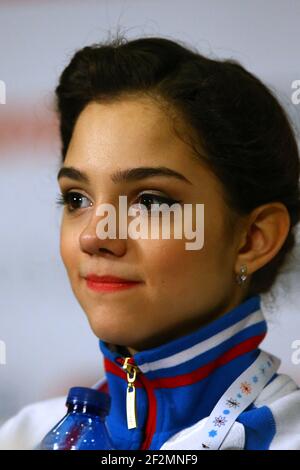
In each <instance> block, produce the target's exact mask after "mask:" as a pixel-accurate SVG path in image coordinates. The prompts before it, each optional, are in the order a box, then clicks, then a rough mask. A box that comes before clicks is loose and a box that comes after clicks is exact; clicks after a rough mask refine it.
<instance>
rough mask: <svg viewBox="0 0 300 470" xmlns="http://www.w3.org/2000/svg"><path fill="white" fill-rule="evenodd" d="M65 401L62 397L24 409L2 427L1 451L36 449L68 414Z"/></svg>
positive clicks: (0, 434)
mask: <svg viewBox="0 0 300 470" xmlns="http://www.w3.org/2000/svg"><path fill="white" fill-rule="evenodd" d="M65 401H66V397H64V396H61V397H57V398H52V399H51V400H45V401H40V402H37V403H33V404H31V405H28V406H25V407H24V408H22V409H21V410H20V411H19V412H18V413H17V414H16V415H15V416H13V417H12V418H10V419H9V420H8V421H6V422H5V423H4V424H3V425H2V426H1V427H0V449H2V450H4V449H5V450H14V449H16V450H20V449H22V450H23V449H24V450H29V449H34V448H35V447H36V446H37V445H38V444H39V442H40V441H41V439H42V438H43V437H44V436H45V435H46V434H47V432H48V431H49V430H50V429H51V428H52V427H53V426H54V425H55V424H56V423H57V422H58V421H59V420H60V419H61V418H62V417H63V416H64V415H65V414H66V407H65Z"/></svg>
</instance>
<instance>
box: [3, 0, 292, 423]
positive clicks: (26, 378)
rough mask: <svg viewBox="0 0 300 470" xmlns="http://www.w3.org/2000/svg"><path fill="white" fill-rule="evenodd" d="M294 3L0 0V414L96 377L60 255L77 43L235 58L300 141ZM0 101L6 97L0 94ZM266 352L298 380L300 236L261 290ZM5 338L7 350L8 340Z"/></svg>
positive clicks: (97, 364)
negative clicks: (65, 123) (62, 129)
mask: <svg viewBox="0 0 300 470" xmlns="http://www.w3.org/2000/svg"><path fill="white" fill-rule="evenodd" d="M299 20H300V2H299V0H264V1H263V2H262V1H261V0H252V1H251V2H248V1H242V0H209V1H208V0H206V1H202V0H185V1H180V0H127V1H125V0H107V1H106V0H97V1H96V0H81V1H79V0H73V1H66V0H64V1H58V0H51V1H50V0H48V1H47V0H44V1H43V2H41V1H38V0H26V1H24V0H19V1H18V0H7V1H4V0H1V1H0V80H2V81H3V82H4V83H5V85H6V103H5V104H0V170H1V171H0V174H1V200H2V205H1V243H0V256H1V269H0V341H2V342H4V343H5V346H6V364H1V362H4V361H3V358H2V361H1V360H0V422H1V420H2V421H3V420H5V419H6V418H7V417H9V416H11V415H12V414H14V413H16V412H17V411H18V410H19V409H20V408H21V407H23V406H24V405H26V404H28V403H31V402H34V401H38V400H43V399H47V398H50V397H53V396H56V395H60V394H63V395H65V394H66V393H67V391H68V389H69V387H70V386H73V385H87V386H90V385H91V384H93V383H95V382H96V381H97V380H98V379H100V378H101V377H102V376H103V365H102V356H101V353H100V351H99V348H98V341H97V338H96V337H95V336H94V335H93V334H92V332H91V331H90V329H89V326H88V322H87V320H86V317H85V315H84V312H83V311H82V309H81V307H80V306H79V305H78V304H77V301H76V300H75V299H74V297H73V294H72V292H71V287H70V285H69V282H68V279H67V275H66V272H65V269H64V266H63V264H62V261H61V259H60V254H59V226H60V217H61V208H58V207H56V205H55V199H56V196H57V193H58V186H57V183H56V173H57V170H58V168H59V166H60V143H59V140H58V130H57V121H56V117H55V114H54V111H53V91H54V88H55V86H56V84H57V80H58V77H59V75H60V73H61V71H62V70H63V68H64V67H65V66H66V65H67V63H68V61H69V60H70V58H71V56H72V55H73V53H74V52H75V50H77V49H79V48H81V47H83V46H85V45H88V44H91V43H94V42H98V41H101V40H104V39H107V38H108V36H109V35H112V36H113V35H114V34H115V33H116V31H117V30H121V31H122V32H125V34H126V36H127V37H128V38H135V37H139V36H163V37H167V38H170V39H175V40H176V39H178V40H181V41H185V43H186V45H187V46H189V45H190V46H193V47H196V48H197V49H198V50H199V51H200V52H202V53H203V54H205V55H208V56H211V57H213V58H222V57H226V58H234V59H236V60H238V61H240V62H241V64H242V65H244V66H245V67H246V68H247V69H249V70H250V71H251V72H252V73H254V74H255V75H257V76H258V77H259V78H261V79H262V80H263V81H264V82H265V83H266V84H267V85H268V86H269V87H270V88H272V90H273V91H275V92H276V94H277V96H278V98H279V99H280V101H281V102H282V103H283V104H284V106H285V108H286V109H287V111H288V113H289V115H290V117H291V120H292V122H293V125H294V127H295V132H296V133H297V136H298V138H299V129H300V118H299V115H300V104H298V105H296V104H293V103H292V101H291V95H292V92H293V90H292V82H293V81H294V80H300V47H299V26H300V24H299ZM0 102H1V100H0ZM263 310H264V312H265V315H266V317H267V320H268V323H269V335H268V337H267V339H265V340H264V342H263V344H262V346H263V348H264V349H266V350H269V351H270V352H272V353H274V354H276V355H277V356H279V357H281V358H282V365H281V368H280V371H283V372H286V373H289V374H290V375H291V376H292V377H293V378H294V379H295V380H296V381H297V382H298V383H299V384H300V364H298V365H297V364H293V362H292V353H293V351H294V350H293V349H292V343H293V341H295V340H300V233H299V227H298V235H297V247H296V248H295V250H294V252H293V253H292V255H291V256H290V258H289V260H288V262H287V263H286V265H285V266H284V268H283V270H282V272H281V274H280V276H279V277H278V280H277V282H276V284H275V285H274V288H273V289H272V290H271V291H270V292H269V293H268V294H267V295H264V296H263ZM4 343H1V344H2V350H3V349H4V348H3V344H4Z"/></svg>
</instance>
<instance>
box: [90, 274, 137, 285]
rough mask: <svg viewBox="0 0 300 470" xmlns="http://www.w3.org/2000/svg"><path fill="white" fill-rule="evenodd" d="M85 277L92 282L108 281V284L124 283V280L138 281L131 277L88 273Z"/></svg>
mask: <svg viewBox="0 0 300 470" xmlns="http://www.w3.org/2000/svg"><path fill="white" fill-rule="evenodd" d="M86 279H87V280H88V281H92V282H101V283H110V284H112V283H114V284H115V283H122V284H124V282H139V281H135V280H131V279H124V278H122V277H116V276H97V274H88V275H87V276H86Z"/></svg>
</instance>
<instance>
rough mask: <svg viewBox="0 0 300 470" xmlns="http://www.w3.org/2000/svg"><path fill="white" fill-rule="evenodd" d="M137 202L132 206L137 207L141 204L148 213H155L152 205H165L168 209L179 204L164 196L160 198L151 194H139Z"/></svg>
mask: <svg viewBox="0 0 300 470" xmlns="http://www.w3.org/2000/svg"><path fill="white" fill-rule="evenodd" d="M137 200H138V201H139V202H138V203H137V204H134V206H139V204H142V205H144V206H146V208H147V210H148V211H151V212H155V210H156V209H155V208H154V207H152V204H158V205H161V204H167V205H168V206H169V207H170V206H172V205H173V204H175V203H178V202H181V201H178V200H176V199H172V198H169V197H166V196H160V195H158V194H152V193H143V194H140V195H139V197H138V199H137Z"/></svg>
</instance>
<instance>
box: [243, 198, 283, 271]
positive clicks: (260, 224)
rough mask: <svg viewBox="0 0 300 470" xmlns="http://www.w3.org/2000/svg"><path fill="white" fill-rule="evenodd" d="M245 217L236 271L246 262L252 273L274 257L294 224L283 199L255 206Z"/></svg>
mask: <svg viewBox="0 0 300 470" xmlns="http://www.w3.org/2000/svg"><path fill="white" fill-rule="evenodd" d="M245 220H246V223H245V225H244V229H243V230H242V232H241V237H240V244H239V245H238V253H237V258H236V264H235V271H236V273H237V274H238V273H239V271H240V267H241V266H242V265H243V264H246V265H247V271H248V274H252V273H254V272H255V271H257V270H258V269H260V268H261V267H263V266H264V265H265V264H267V263H268V262H269V261H271V260H272V258H274V256H275V255H276V254H277V253H278V251H279V250H280V248H281V247H282V245H283V244H284V242H285V240H286V237H287V235H288V232H289V229H290V224H291V220H290V215H289V212H288V210H287V208H286V206H285V205H284V204H282V203H281V202H272V203H268V204H264V205H261V206H259V207H256V208H255V209H254V210H253V211H252V212H251V214H250V215H249V216H248V217H247V218H246V219H245Z"/></svg>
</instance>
